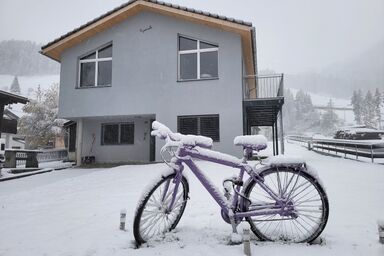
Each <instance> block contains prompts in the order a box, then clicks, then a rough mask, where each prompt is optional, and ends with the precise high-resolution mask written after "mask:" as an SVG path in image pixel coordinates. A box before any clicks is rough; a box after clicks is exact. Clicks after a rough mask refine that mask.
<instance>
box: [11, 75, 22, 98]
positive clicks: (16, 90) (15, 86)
mask: <svg viewBox="0 0 384 256" xmlns="http://www.w3.org/2000/svg"><path fill="white" fill-rule="evenodd" d="M9 91H10V92H12V93H16V94H20V93H21V91H20V85H19V79H17V76H15V77H14V78H13V82H12V84H11V87H10V88H9Z"/></svg>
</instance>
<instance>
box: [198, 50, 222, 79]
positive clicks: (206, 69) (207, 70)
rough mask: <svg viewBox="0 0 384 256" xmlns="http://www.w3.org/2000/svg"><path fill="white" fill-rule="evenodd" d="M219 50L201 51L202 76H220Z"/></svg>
mask: <svg viewBox="0 0 384 256" xmlns="http://www.w3.org/2000/svg"><path fill="white" fill-rule="evenodd" d="M217 66H218V61H217V51H214V52H202V53H200V78H213V77H218V76H219V75H218V67H217Z"/></svg>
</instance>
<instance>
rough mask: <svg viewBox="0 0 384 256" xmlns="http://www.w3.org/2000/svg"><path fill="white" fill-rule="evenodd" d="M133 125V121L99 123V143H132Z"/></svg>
mask: <svg viewBox="0 0 384 256" xmlns="http://www.w3.org/2000/svg"><path fill="white" fill-rule="evenodd" d="M134 133H135V125H134V124H133V123H108V124H102V125H101V145H120V144H133V143H134Z"/></svg>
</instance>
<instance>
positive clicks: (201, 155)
mask: <svg viewBox="0 0 384 256" xmlns="http://www.w3.org/2000/svg"><path fill="white" fill-rule="evenodd" d="M192 158H196V159H201V160H205V161H209V162H213V163H217V164H220V165H225V166H229V167H232V168H236V169H240V172H239V175H238V180H240V181H243V178H244V173H245V172H246V173H247V174H248V175H249V176H250V179H253V180H254V181H255V182H256V183H257V184H259V185H260V187H261V188H263V189H264V190H265V191H266V192H267V193H268V194H269V195H270V196H271V198H273V199H274V200H275V201H276V204H274V205H264V206H258V207H257V209H251V210H248V211H243V209H244V206H245V205H244V204H245V201H247V200H246V199H244V198H242V197H241V196H239V195H238V194H237V193H234V198H233V200H232V203H231V204H228V200H227V199H226V198H225V197H224V195H223V193H222V192H221V191H220V190H218V189H217V188H216V186H215V185H214V184H213V183H212V182H211V181H210V180H209V179H208V178H207V176H206V175H204V173H203V172H202V171H201V170H200V168H199V167H198V166H197V165H196V164H195V163H194V161H193V160H192ZM176 159H177V160H176V161H175V162H174V163H175V165H176V166H175V167H177V168H174V169H175V171H176V173H177V174H178V175H176V178H175V181H174V182H175V190H174V193H173V197H172V201H171V204H170V206H169V207H170V208H172V206H173V203H174V201H175V197H176V194H177V190H178V186H179V184H180V182H181V177H182V171H183V165H182V164H183V163H185V164H186V165H187V166H188V167H189V168H190V169H191V171H192V172H193V174H194V175H195V176H196V177H197V179H198V180H199V181H200V183H201V184H202V185H203V186H204V187H205V189H206V190H207V191H208V192H209V194H210V195H211V196H212V197H213V199H214V200H215V201H216V203H217V204H218V205H219V206H220V208H221V209H222V210H223V211H224V213H226V214H227V215H230V214H231V211H232V210H233V217H234V218H235V219H243V218H245V217H251V216H260V215H273V214H281V215H285V214H289V212H288V210H287V209H285V207H284V202H283V200H282V199H281V198H280V197H279V195H276V193H275V192H274V191H273V190H272V189H271V188H269V187H268V186H267V185H266V184H264V181H263V179H262V178H261V177H260V176H259V175H258V173H257V172H256V171H255V170H254V169H253V168H252V167H251V166H250V165H248V164H247V162H246V160H245V159H243V160H240V159H238V158H236V157H233V156H230V155H227V154H223V153H220V152H217V151H212V150H207V149H204V148H201V147H184V146H182V147H180V148H179V149H178V152H177V157H176ZM268 168H271V167H270V166H266V167H263V168H262V169H261V170H260V171H263V170H266V169H268ZM240 188H241V185H239V184H238V185H236V188H235V189H236V190H237V191H238V192H240V191H239V190H240ZM239 198H240V202H239ZM236 210H238V211H236Z"/></svg>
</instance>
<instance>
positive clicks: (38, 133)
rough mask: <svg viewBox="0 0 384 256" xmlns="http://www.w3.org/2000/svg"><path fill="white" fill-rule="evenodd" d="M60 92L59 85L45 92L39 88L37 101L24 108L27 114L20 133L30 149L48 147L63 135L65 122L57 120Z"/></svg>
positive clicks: (22, 121) (32, 100)
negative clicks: (24, 137)
mask: <svg viewBox="0 0 384 256" xmlns="http://www.w3.org/2000/svg"><path fill="white" fill-rule="evenodd" d="M58 92H59V91H58V85H57V84H54V85H53V86H51V87H50V88H49V89H47V90H45V91H43V90H42V89H41V87H40V86H38V88H37V89H36V91H35V99H31V100H30V102H28V103H27V104H26V105H25V106H24V107H23V111H24V112H25V113H26V114H25V115H24V116H23V117H22V118H21V119H20V122H19V133H20V134H23V135H25V136H26V137H27V139H26V142H27V146H28V148H37V147H39V146H46V145H48V144H49V142H51V141H53V140H54V138H55V136H56V135H58V134H60V133H62V125H63V123H64V120H62V119H58V118H57V112H58V99H59V93H58Z"/></svg>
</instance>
